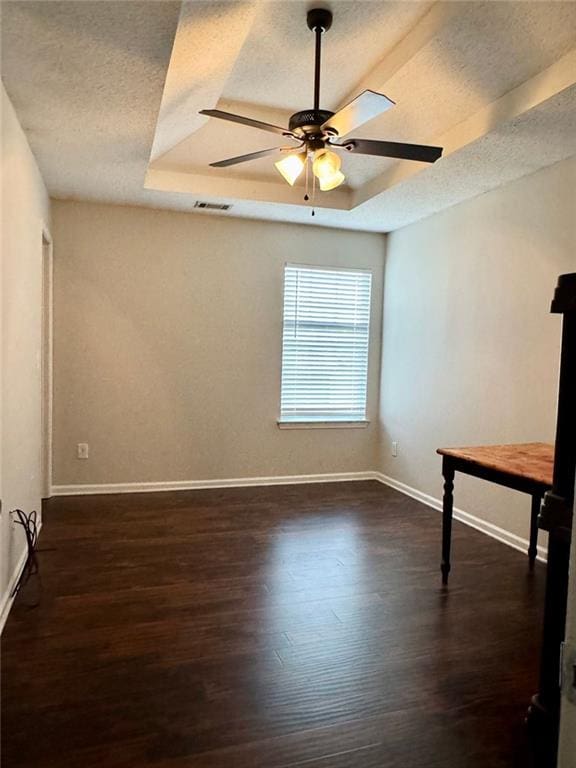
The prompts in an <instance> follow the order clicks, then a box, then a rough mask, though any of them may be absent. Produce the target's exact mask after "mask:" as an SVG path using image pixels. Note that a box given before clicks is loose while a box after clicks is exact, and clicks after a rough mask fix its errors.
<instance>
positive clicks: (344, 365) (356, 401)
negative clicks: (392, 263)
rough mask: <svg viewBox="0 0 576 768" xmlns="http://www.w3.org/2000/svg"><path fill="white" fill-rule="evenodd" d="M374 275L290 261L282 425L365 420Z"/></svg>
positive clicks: (286, 282)
mask: <svg viewBox="0 0 576 768" xmlns="http://www.w3.org/2000/svg"><path fill="white" fill-rule="evenodd" d="M371 283H372V274H371V273H370V272H367V271H364V270H357V269H332V268H329V267H305V266H301V265H296V264H287V265H286V267H285V270H284V331H283V339H282V393H281V407H280V424H284V423H288V422H292V423H297V422H358V421H364V420H365V419H366V384H367V377H368V342H369V337H370V290H371Z"/></svg>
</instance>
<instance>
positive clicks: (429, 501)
mask: <svg viewBox="0 0 576 768" xmlns="http://www.w3.org/2000/svg"><path fill="white" fill-rule="evenodd" d="M374 477H375V479H376V480H378V481H379V482H380V483H383V484H384V485H388V486H390V488H394V489H395V490H397V491H400V493H404V494H405V495H406V496H410V497H411V498H413V499H416V500H417V501H420V502H422V504H426V506H428V507H432V509H436V510H439V511H440V512H441V511H442V501H441V500H440V499H436V498H434V496H429V495H428V494H427V493H423V492H422V491H419V490H418V489H416V488H412V487H411V486H409V485H406V484H405V483H401V482H400V481H399V480H395V479H394V478H393V477H389V476H388V475H384V474H382V473H381V472H375V473H374ZM453 516H454V519H455V520H459V521H460V522H461V523H464V524H465V525H469V526H470V527H471V528H476V530H477V531H480V532H481V533H485V534H486V535H487V536H490V537H491V538H493V539H496V540H497V541H500V542H501V543H502V544H507V545H508V546H509V547H513V548H514V549H517V550H519V551H520V552H524V553H526V552H527V551H528V544H529V541H528V539H523V538H522V537H521V536H516V534H515V533H510V531H507V530H505V529H504V528H500V527H499V526H497V525H494V524H493V523H489V522H487V521H486V520H482V519H481V518H480V517H476V515H471V514H470V513H469V512H465V511H464V510H463V509H458V507H454V510H453ZM547 555H548V550H547V548H546V547H542V546H541V545H538V555H537V560H540V561H541V562H543V563H545V562H546V558H547Z"/></svg>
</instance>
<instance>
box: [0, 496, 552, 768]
mask: <svg viewBox="0 0 576 768" xmlns="http://www.w3.org/2000/svg"><path fill="white" fill-rule="evenodd" d="M527 514H528V513H527ZM440 523H441V516H440V514H439V513H437V512H434V511H433V510H430V509H429V508H427V507H424V506H423V505H421V504H419V503H418V502H416V501H414V500H412V499H409V498H407V497H406V496H403V495H401V494H399V493H398V492H396V491H393V490H392V489H389V488H386V487H384V486H382V485H380V484H378V483H376V482H358V483H334V484H323V485H310V486H305V485H300V486H286V487H268V488H242V489H227V490H210V491H191V492H178V493H154V494H138V495H118V496H99V497H97V496H93V497H70V498H59V499H53V500H52V501H51V502H49V503H48V505H47V509H46V512H45V515H44V529H43V532H42V535H41V540H40V548H41V550H42V551H41V553H40V566H41V577H42V584H41V589H40V604H39V605H38V607H36V608H29V607H28V605H29V604H30V603H31V602H32V601H33V599H34V598H35V596H36V591H37V585H35V584H33V583H31V584H30V585H29V586H28V587H27V588H26V590H25V591H23V592H22V594H21V595H20V596H19V598H18V600H17V602H16V604H15V606H14V608H13V610H12V613H11V615H10V618H9V620H8V623H7V626H6V629H5V632H4V635H3V642H2V754H3V763H2V765H3V766H6V768H20V767H22V768H24V767H26V768H32V766H34V768H48V766H50V768H55V767H57V768H96V767H98V768H141V767H143V768H144V767H153V768H288V767H289V766H290V767H291V768H295V767H296V766H302V768H504V766H506V768H509V767H510V766H518V768H520V766H522V768H526V766H527V765H530V757H529V753H528V750H527V747H526V744H525V731H524V725H523V718H524V714H525V711H526V707H527V705H528V703H529V699H530V696H531V695H532V693H534V692H535V690H536V682H537V659H538V644H539V639H540V623H541V610H542V603H543V587H544V576H545V574H544V569H543V567H542V566H541V565H540V564H537V566H536V570H535V572H534V573H533V574H529V572H528V568H527V558H526V557H525V556H524V555H522V553H519V552H515V551H514V550H511V549H509V548H508V547H506V546H504V545H501V544H499V543H498V542H495V541H493V540H491V539H489V538H487V537H486V536H484V535H482V534H481V533H478V532H476V531H474V530H472V529H470V528H467V527H465V526H463V525H461V524H459V523H456V522H455V524H454V537H453V571H452V574H451V577H450V585H449V587H448V589H447V590H446V589H442V587H441V583H440V571H439V561H440Z"/></svg>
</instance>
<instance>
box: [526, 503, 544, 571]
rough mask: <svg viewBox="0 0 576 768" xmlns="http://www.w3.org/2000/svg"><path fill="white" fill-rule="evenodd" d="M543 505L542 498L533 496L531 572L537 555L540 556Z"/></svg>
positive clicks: (529, 555)
mask: <svg viewBox="0 0 576 768" xmlns="http://www.w3.org/2000/svg"><path fill="white" fill-rule="evenodd" d="M541 503H542V497H541V496H538V495H535V496H532V509H531V511H530V545H529V546H528V558H529V562H530V570H532V569H533V568H534V563H535V561H536V555H537V554H538V549H537V544H538V515H539V514H540V504H541Z"/></svg>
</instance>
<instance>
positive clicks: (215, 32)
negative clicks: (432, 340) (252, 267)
mask: <svg viewBox="0 0 576 768" xmlns="http://www.w3.org/2000/svg"><path fill="white" fill-rule="evenodd" d="M330 5H331V7H332V9H333V11H334V14H335V20H334V25H333V27H332V29H331V30H330V32H329V33H328V35H327V36H326V38H325V50H324V56H323V88H322V106H324V107H325V108H331V109H336V108H337V106H338V105H341V104H342V103H345V102H346V101H347V100H348V99H349V98H350V97H351V96H353V95H354V94H356V93H358V92H359V91H360V90H363V89H364V88H367V87H370V88H373V89H375V90H379V91H383V92H384V93H386V94H387V95H388V96H390V97H391V98H392V99H394V101H396V102H397V106H396V107H395V108H394V109H392V110H390V111H389V112H387V113H386V114H385V115H383V116H382V117H381V118H378V119H376V120H373V121H371V122H370V123H368V124H367V125H366V126H365V127H363V129H362V130H361V131H357V132H356V133H355V135H358V136H366V137H372V138H383V139H388V140H393V141H413V142H417V143H438V142H439V141H440V140H442V143H443V145H444V146H446V148H447V151H446V156H445V158H443V159H442V160H441V161H439V162H438V163H437V164H436V165H434V166H433V167H428V166H424V165H421V164H418V163H407V161H403V162H400V163H398V162H393V161H390V160H384V159H379V158H366V157H360V156H357V155H356V156H349V155H348V156H346V158H345V160H344V163H345V171H346V174H347V182H348V185H347V187H346V188H343V189H340V190H335V191H334V192H331V193H328V194H325V195H323V196H322V199H321V201H320V203H321V205H322V206H323V207H322V208H321V209H319V210H318V212H317V216H316V217H315V218H314V219H312V220H311V218H310V211H309V209H308V208H307V207H306V206H304V205H302V204H301V192H300V191H299V190H297V189H291V188H290V187H288V185H286V184H284V183H283V182H282V180H281V179H280V177H279V176H278V175H277V174H276V172H275V171H274V169H273V166H272V162H271V160H270V159H264V160H259V161H256V162H254V163H250V164H245V165H242V166H237V167H236V168H228V169H210V168H208V167H207V166H208V163H209V162H212V161H214V160H219V159H223V158H224V157H228V156H231V155H235V154H243V153H245V152H251V151H254V150H257V149H261V148H264V147H268V146H278V145H280V144H282V143H283V142H282V141H281V140H280V141H277V137H275V136H273V135H272V134H266V133H263V132H259V131H256V130H252V129H248V128H245V127H242V126H239V125H234V124H227V123H223V122H220V121H216V120H209V121H207V120H206V118H204V117H202V116H200V115H198V110H199V109H202V108H207V107H214V106H215V105H216V104H218V106H219V107H220V108H228V109H234V111H238V112H240V113H242V114H247V115H252V116H254V117H257V118H259V119H265V120H269V121H271V122H275V123H279V124H285V123H286V122H287V118H288V116H289V115H290V114H291V113H292V112H293V111H295V110H297V109H303V108H306V107H309V106H310V103H311V96H312V94H311V85H312V74H313V36H312V34H311V33H310V32H309V30H308V29H307V27H306V24H305V12H306V9H307V8H308V7H310V3H309V2H302V1H301V0H291V1H290V2H286V1H285V0H284V1H283V2H265V1H261V2H250V1H249V0H246V1H245V2H227V1H226V0H220V1H218V2H199V1H197V0H193V1H192V2H184V3H183V4H182V6H181V5H180V3H173V2H169V1H166V2H154V1H150V0H145V1H142V2H139V1H138V0H128V1H127V2H123V0H114V2H106V1H105V0H104V1H102V0H97V1H96V2H90V0H82V1H80V0H78V1H77V2H50V0H42V1H41V2H30V1H29V0H24V1H21V2H3V3H2V6H1V8H2V65H3V80H4V83H5V86H6V89H7V91H8V93H9V95H10V97H11V99H12V101H13V103H14V106H15V108H16V110H17V112H18V114H19V116H20V119H21V121H22V124H23V127H24V129H25V130H26V132H27V134H28V137H29V139H30V143H31V145H32V148H33V150H34V152H35V154H36V157H37V158H38V161H39V164H40V167H41V170H42V172H43V174H44V177H45V179H46V182H47V185H48V187H49V189H50V192H51V193H52V194H53V195H54V196H58V197H74V198H79V199H92V200H105V201H110V202H120V203H135V204H143V205H152V206H158V207H170V208H176V209H179V210H189V209H190V208H191V207H192V206H193V204H194V202H195V200H197V199H199V198H200V199H208V200H213V201H225V202H229V203H232V204H233V209H232V213H233V214H234V215H239V216H246V217H252V218H266V219H275V220H283V221H304V222H306V223H316V224H319V225H325V226H339V227H346V228H353V229H367V230H374V231H389V230H391V229H394V228H396V227H398V226H402V225H403V224H405V223H408V222H409V221H414V220H416V219H418V218H421V217H422V216H426V215H429V214H430V213H432V212H434V211H436V210H440V209H441V208H443V207H446V206H448V205H452V204H454V203H456V202H458V201H460V200H463V199H466V198H467V197H470V196H473V195H475V194H479V193H481V192H484V191H486V190H487V189H491V188H493V187H495V186H498V185H499V184H502V183H504V182H505V181H508V180H510V179H512V178H517V177H518V176H521V175H523V174H525V173H529V172H531V171H533V170H536V169H537V168H539V167H542V166H544V165H547V164H550V163H552V162H556V161H557V160H560V159H562V158H563V157H567V156H568V155H570V154H573V153H575V152H576V143H575V138H574V137H575V135H576V99H575V98H574V95H575V93H574V90H575V89H574V87H573V83H574V82H575V81H576V67H574V63H575V62H576V59H570V54H569V53H568V52H569V51H570V50H571V49H572V48H573V47H574V45H575V38H574V32H575V29H576V3H573V2H550V3H548V2H507V1H506V2H497V1H495V2H487V3H481V2H456V3H436V4H432V3H429V2H379V1H378V0H359V1H358V0H357V1H356V2H348V1H344V0H342V2H332V3H331V4H330ZM555 62H558V64H555ZM571 69H572V75H570V71H571ZM542 72H543V73H544V74H543V75H540V74H539V73H542ZM522 84H524V85H522ZM279 138H280V139H281V137H279ZM151 158H152V163H151V164H150V165H149V160H150V159H151ZM145 180H146V181H145ZM145 183H146V185H147V187H149V188H144V184H145Z"/></svg>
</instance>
